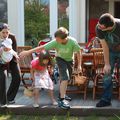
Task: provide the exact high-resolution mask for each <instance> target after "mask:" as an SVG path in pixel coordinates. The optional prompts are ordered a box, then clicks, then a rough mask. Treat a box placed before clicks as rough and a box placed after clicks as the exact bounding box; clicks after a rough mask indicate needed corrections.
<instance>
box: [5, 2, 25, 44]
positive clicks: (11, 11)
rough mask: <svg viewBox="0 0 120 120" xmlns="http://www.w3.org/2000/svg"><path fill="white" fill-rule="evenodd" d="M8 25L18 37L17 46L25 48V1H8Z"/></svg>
mask: <svg viewBox="0 0 120 120" xmlns="http://www.w3.org/2000/svg"><path fill="white" fill-rule="evenodd" d="M7 3H8V4H7V5H8V24H9V26H10V30H11V32H12V33H13V34H15V35H16V38H17V44H18V45H19V46H20V45H21V46H24V40H25V39H24V38H25V37H24V0H7Z"/></svg>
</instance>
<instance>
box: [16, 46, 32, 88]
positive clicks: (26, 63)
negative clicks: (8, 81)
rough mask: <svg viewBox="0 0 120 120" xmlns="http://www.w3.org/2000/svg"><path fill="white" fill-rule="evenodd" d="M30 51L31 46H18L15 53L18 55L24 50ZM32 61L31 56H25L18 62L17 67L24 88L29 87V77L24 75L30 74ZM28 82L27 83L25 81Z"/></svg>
mask: <svg viewBox="0 0 120 120" xmlns="http://www.w3.org/2000/svg"><path fill="white" fill-rule="evenodd" d="M29 49H32V46H18V48H17V51H18V54H19V53H20V52H22V51H24V50H29ZM32 59H33V56H32V54H30V55H28V56H26V57H25V58H23V59H20V60H19V66H20V71H21V80H22V82H23V85H24V86H25V87H27V86H30V85H31V82H30V80H31V77H30V75H26V74H30V62H31V60H32ZM26 80H27V81H28V80H29V82H27V81H26Z"/></svg>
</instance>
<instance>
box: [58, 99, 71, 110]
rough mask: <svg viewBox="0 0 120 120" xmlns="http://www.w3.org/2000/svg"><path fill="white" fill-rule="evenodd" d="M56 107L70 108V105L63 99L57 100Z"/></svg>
mask: <svg viewBox="0 0 120 120" xmlns="http://www.w3.org/2000/svg"><path fill="white" fill-rule="evenodd" d="M58 107H60V108H63V109H70V105H69V104H68V103H66V102H65V101H64V100H59V101H58Z"/></svg>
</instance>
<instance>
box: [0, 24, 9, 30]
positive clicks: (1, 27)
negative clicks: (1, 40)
mask: <svg viewBox="0 0 120 120" xmlns="http://www.w3.org/2000/svg"><path fill="white" fill-rule="evenodd" d="M3 29H9V26H8V24H7V23H0V31H2V30H3Z"/></svg>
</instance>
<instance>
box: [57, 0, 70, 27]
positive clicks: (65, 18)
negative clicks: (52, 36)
mask: <svg viewBox="0 0 120 120" xmlns="http://www.w3.org/2000/svg"><path fill="white" fill-rule="evenodd" d="M68 8H69V1H68V0H58V26H59V27H61V26H63V27H66V28H67V29H69V14H68Z"/></svg>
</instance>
